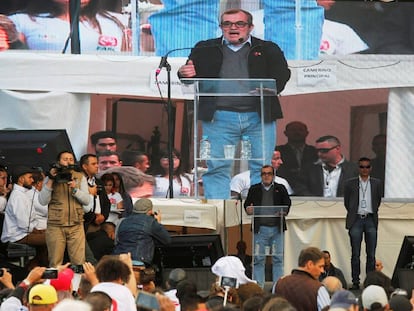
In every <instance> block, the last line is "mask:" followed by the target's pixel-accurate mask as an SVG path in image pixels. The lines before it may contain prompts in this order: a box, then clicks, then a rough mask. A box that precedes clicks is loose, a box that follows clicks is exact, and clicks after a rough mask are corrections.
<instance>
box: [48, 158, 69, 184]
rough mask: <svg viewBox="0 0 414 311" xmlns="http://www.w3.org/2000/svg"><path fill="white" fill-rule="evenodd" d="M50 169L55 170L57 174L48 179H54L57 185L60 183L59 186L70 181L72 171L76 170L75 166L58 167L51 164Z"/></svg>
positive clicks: (55, 164)
mask: <svg viewBox="0 0 414 311" xmlns="http://www.w3.org/2000/svg"><path fill="white" fill-rule="evenodd" d="M50 168H55V169H56V172H57V174H56V176H54V177H51V176H49V177H50V178H52V179H54V180H55V181H56V182H57V183H60V184H64V183H68V182H70V181H72V170H76V166H75V165H68V166H63V165H60V164H59V163H53V164H52V165H51V166H50Z"/></svg>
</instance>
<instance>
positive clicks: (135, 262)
mask: <svg viewBox="0 0 414 311" xmlns="http://www.w3.org/2000/svg"><path fill="white" fill-rule="evenodd" d="M132 266H134V267H145V263H143V262H142V261H141V260H132Z"/></svg>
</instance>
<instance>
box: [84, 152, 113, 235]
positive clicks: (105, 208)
mask: <svg viewBox="0 0 414 311" xmlns="http://www.w3.org/2000/svg"><path fill="white" fill-rule="evenodd" d="M79 165H80V166H81V168H82V171H83V173H84V174H85V177H86V180H87V182H88V190H89V194H90V196H91V200H90V202H89V206H90V211H89V212H87V213H85V215H84V217H83V218H84V227H85V232H88V231H89V230H90V231H97V230H99V229H100V225H101V224H102V223H104V222H105V221H106V220H107V218H108V216H109V210H110V208H111V202H110V201H109V199H108V196H107V195H106V193H105V191H104V189H103V187H104V186H103V183H102V181H101V180H100V179H99V178H97V177H96V174H98V158H97V156H96V155H94V154H91V153H87V154H84V155H83V156H82V157H81V158H80V161H79Z"/></svg>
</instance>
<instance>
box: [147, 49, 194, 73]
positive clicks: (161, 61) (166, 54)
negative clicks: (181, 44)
mask: <svg viewBox="0 0 414 311" xmlns="http://www.w3.org/2000/svg"><path fill="white" fill-rule="evenodd" d="M191 49H192V48H177V49H172V50H169V51H167V53H165V55H164V56H162V57H161V60H160V64H159V65H158V68H157V69H156V70H155V76H156V77H158V75H159V74H160V72H161V70H162V68H164V67H166V66H167V65H168V61H167V59H168V55H170V54H171V53H173V52H177V51H184V50H191Z"/></svg>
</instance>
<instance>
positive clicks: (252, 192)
mask: <svg viewBox="0 0 414 311" xmlns="http://www.w3.org/2000/svg"><path fill="white" fill-rule="evenodd" d="M262 190H263V188H262V184H261V183H259V184H255V185H253V186H251V187H250V189H249V192H248V194H247V198H246V200H245V201H244V208H245V209H246V208H247V207H248V206H250V205H251V204H253V206H261V205H262ZM291 203H292V202H291V200H290V197H289V194H288V192H287V190H286V188H285V186H283V185H281V184H277V183H274V184H273V205H286V206H287V210H285V214H286V215H287V214H289V210H290V205H291ZM279 224H280V217H272V218H263V217H256V218H255V219H254V231H255V232H256V233H257V232H258V231H259V227H260V225H272V226H278V227H279ZM283 230H286V221H285V218H283Z"/></svg>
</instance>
